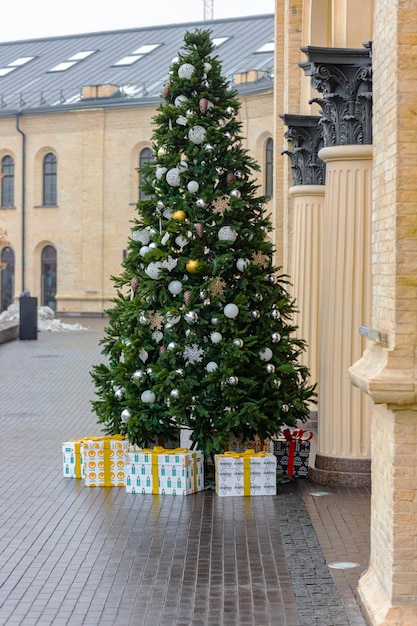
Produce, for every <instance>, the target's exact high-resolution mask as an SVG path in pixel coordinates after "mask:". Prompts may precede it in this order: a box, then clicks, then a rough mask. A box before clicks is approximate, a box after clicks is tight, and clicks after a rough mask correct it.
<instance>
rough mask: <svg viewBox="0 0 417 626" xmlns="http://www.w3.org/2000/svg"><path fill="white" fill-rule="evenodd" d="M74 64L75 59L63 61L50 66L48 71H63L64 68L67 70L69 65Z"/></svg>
mask: <svg viewBox="0 0 417 626" xmlns="http://www.w3.org/2000/svg"><path fill="white" fill-rule="evenodd" d="M76 64H77V61H64V62H63V63H58V65H55V67H52V68H51V69H50V70H49V71H50V72H65V71H66V70H69V68H70V67H72V66H73V65H76Z"/></svg>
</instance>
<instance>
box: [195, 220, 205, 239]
mask: <svg viewBox="0 0 417 626" xmlns="http://www.w3.org/2000/svg"><path fill="white" fill-rule="evenodd" d="M195 232H196V233H197V237H199V238H200V239H202V238H203V235H204V225H203V224H201V222H197V224H195Z"/></svg>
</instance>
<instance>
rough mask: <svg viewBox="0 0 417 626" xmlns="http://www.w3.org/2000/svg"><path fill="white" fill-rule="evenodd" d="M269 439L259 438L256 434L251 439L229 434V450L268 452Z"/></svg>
mask: <svg viewBox="0 0 417 626" xmlns="http://www.w3.org/2000/svg"><path fill="white" fill-rule="evenodd" d="M269 447H270V442H269V439H265V440H261V439H260V438H259V437H258V435H255V437H254V438H253V439H242V438H241V437H235V436H234V435H230V438H229V450H231V451H232V452H245V450H254V451H255V452H269Z"/></svg>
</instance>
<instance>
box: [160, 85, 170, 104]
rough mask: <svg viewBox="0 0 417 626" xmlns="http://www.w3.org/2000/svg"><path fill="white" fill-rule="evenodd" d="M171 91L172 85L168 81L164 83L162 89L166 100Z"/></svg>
mask: <svg viewBox="0 0 417 626" xmlns="http://www.w3.org/2000/svg"><path fill="white" fill-rule="evenodd" d="M170 91H171V85H170V84H169V83H167V84H166V85H164V88H163V91H162V95H163V97H164V98H165V100H166V99H167V98H168V96H169V93H170Z"/></svg>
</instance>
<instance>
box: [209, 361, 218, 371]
mask: <svg viewBox="0 0 417 626" xmlns="http://www.w3.org/2000/svg"><path fill="white" fill-rule="evenodd" d="M217 368H218V365H217V363H215V361H210V362H209V363H207V365H206V370H207V371H208V372H214V371H216V369H217Z"/></svg>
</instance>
